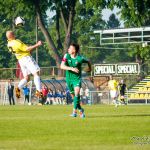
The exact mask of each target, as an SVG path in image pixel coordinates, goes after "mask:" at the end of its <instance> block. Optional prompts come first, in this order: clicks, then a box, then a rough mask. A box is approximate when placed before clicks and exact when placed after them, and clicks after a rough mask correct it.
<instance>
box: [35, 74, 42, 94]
mask: <svg viewBox="0 0 150 150" xmlns="http://www.w3.org/2000/svg"><path fill="white" fill-rule="evenodd" d="M34 84H35V87H36V89H37V90H38V91H40V92H41V80H40V77H39V76H34Z"/></svg>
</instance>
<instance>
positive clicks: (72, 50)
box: [68, 43, 80, 54]
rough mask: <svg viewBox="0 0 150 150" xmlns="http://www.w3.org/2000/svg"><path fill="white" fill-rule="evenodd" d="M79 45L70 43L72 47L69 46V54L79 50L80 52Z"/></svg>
mask: <svg viewBox="0 0 150 150" xmlns="http://www.w3.org/2000/svg"><path fill="white" fill-rule="evenodd" d="M79 49H80V48H79V45H78V44H75V43H71V44H70V47H69V49H68V53H69V54H73V53H75V54H77V53H78V52H79Z"/></svg>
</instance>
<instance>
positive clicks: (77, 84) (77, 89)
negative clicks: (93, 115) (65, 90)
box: [74, 80, 85, 118]
mask: <svg viewBox="0 0 150 150" xmlns="http://www.w3.org/2000/svg"><path fill="white" fill-rule="evenodd" d="M80 89H81V81H80V80H78V81H76V82H74V93H75V96H74V103H75V105H76V107H77V109H78V110H79V113H80V117H81V118H84V117H85V114H84V109H83V108H82V107H81V105H80Z"/></svg>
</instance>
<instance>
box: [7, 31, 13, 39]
mask: <svg viewBox="0 0 150 150" xmlns="http://www.w3.org/2000/svg"><path fill="white" fill-rule="evenodd" d="M6 37H7V39H8V40H13V39H15V34H14V32H13V31H7V32H6Z"/></svg>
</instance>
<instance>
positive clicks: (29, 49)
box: [27, 41, 42, 51]
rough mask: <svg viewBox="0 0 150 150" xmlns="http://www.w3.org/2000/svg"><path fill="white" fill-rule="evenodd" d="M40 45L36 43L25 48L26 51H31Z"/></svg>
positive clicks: (40, 42) (39, 42)
mask: <svg viewBox="0 0 150 150" xmlns="http://www.w3.org/2000/svg"><path fill="white" fill-rule="evenodd" d="M41 45H42V41H38V42H37V43H36V44H35V45H32V46H28V47H27V51H32V50H33V49H35V48H37V47H39V46H41Z"/></svg>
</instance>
